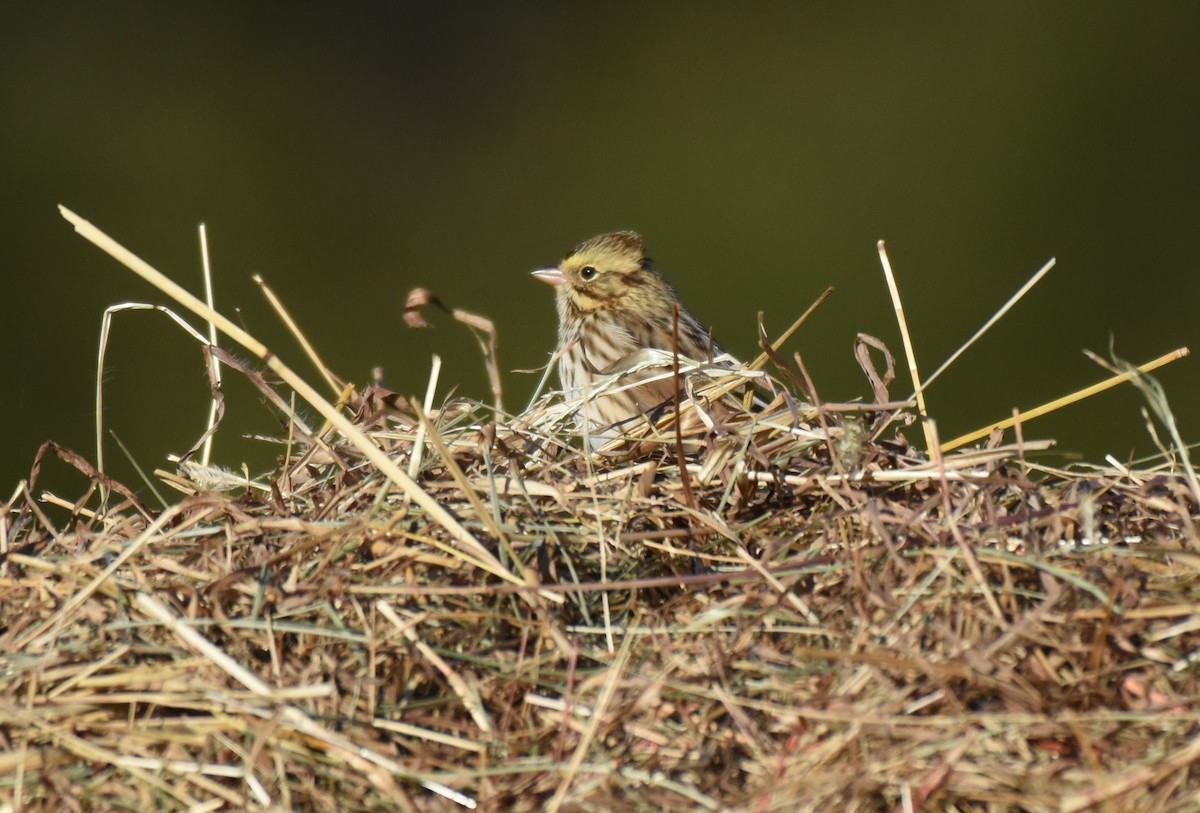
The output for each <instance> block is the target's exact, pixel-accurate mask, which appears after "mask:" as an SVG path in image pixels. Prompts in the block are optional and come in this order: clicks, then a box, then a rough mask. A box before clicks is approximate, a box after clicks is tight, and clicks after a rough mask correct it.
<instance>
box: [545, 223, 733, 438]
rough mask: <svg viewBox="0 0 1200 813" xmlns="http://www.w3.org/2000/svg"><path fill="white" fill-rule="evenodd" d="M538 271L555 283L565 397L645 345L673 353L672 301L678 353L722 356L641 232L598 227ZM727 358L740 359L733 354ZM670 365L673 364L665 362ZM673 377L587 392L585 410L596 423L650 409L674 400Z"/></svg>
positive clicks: (645, 374) (590, 385) (641, 375)
mask: <svg viewBox="0 0 1200 813" xmlns="http://www.w3.org/2000/svg"><path fill="white" fill-rule="evenodd" d="M533 276H535V277H537V278H538V279H540V280H541V281H542V282H545V283H548V284H550V285H553V286H554V287H555V294H556V296H555V298H556V301H557V304H558V348H557V350H556V351H555V356H556V357H557V358H558V376H559V378H560V379H561V381H562V386H563V390H564V391H565V393H566V396H567V397H568V398H572V397H580V396H585V395H586V396H590V393H591V392H592V391H593V390H594V389H595V387H596V379H597V378H598V377H600V376H603V375H605V374H606V372H607V373H610V374H611V373H612V372H614V370H613V369H612V368H614V367H616V368H617V369H620V366H621V365H618V362H620V361H621V360H622V359H626V358H627V357H629V356H631V355H632V354H634V353H637V352H638V351H639V350H642V349H643V348H652V349H656V350H664V351H666V352H668V353H669V352H671V347H672V342H671V334H672V307H671V306H672V305H678V306H679V355H680V356H681V357H686V358H690V359H693V360H695V361H704V360H711V359H712V358H714V357H716V356H721V355H723V352H724V351H722V350H721V348H720V347H719V346H718V345H717V344H716V343H715V342H714V341H713V340H712V338H711V336H710V335H709V332H708V330H706V329H705V328H704V326H703V325H701V324H700V322H699V321H697V319H696V317H694V316H692V314H691V313H690V312H689V311H688V310H687V308H685V307H684V306H683V304H682V303H681V302H680V301H679V294H678V293H676V291H675V289H674V288H673V287H672V286H671V283H669V282H667V280H666V279H665V278H664V277H663V276H662V275H661V274H659V273H658V272H657V271H655V270H654V269H653V268H652V267H651V264H650V260H648V259H647V258H646V257H645V255H644V254H643V253H642V238H641V236H640V235H638V234H637V233H636V232H631V231H619V232H613V233H612V234H601V235H599V236H598V237H593V238H592V239H591V240H587V241H585V242H583V243H580V244H579V245H578V246H576V247H575V249H574V250H573V251H571V252H570V253H569V254H568V255H567V256H566V257H565V258H563V261H562V262H560V263H559V264H558V265H557V266H554V267H552V268H542V269H540V270H538V271H534V272H533ZM726 358H727V360H728V362H730V363H736V362H734V361H733V360H732V359H728V357H726ZM668 369H669V368H668ZM664 372H665V370H664V369H663V368H662V367H657V368H654V369H650V370H648V371H646V370H643V371H641V372H638V373H630V374H629V375H628V376H626V377H623V378H622V380H621V381H620V385H621V386H624V385H626V384H628V383H629V382H631V381H634V382H636V381H639V380H642V379H645V378H651V377H654V376H661V375H662V374H663V373H664ZM674 393H675V383H674V381H673V379H672V378H671V377H670V376H668V377H666V378H660V379H659V380H658V381H651V382H648V383H646V384H643V385H639V386H634V387H630V388H628V389H622V390H621V391H620V392H613V393H606V394H604V395H600V396H597V397H595V398H590V400H589V401H588V403H587V404H586V405H585V407H584V410H583V414H584V415H586V417H587V419H588V420H589V421H590V422H591V424H592V426H593V427H595V428H596V429H597V430H602V429H605V428H608V427H613V426H615V425H617V424H621V423H624V422H626V421H630V420H631V419H635V418H637V417H639V416H642V415H650V414H651V413H653V412H654V411H655V410H656V409H658V408H659V407H661V406H663V405H664V404H666V403H668V402H670V401H671V399H672V398H673V397H674Z"/></svg>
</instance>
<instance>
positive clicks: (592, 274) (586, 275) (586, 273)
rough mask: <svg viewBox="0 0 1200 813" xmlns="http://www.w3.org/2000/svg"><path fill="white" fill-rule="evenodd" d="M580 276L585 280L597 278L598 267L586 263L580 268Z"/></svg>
mask: <svg viewBox="0 0 1200 813" xmlns="http://www.w3.org/2000/svg"><path fill="white" fill-rule="evenodd" d="M579 278H580V279H581V280H583V281H584V282H587V281H588V280H592V279H595V278H596V269H595V268H593V267H592V266H590V265H585V266H584V267H583V268H581V269H579Z"/></svg>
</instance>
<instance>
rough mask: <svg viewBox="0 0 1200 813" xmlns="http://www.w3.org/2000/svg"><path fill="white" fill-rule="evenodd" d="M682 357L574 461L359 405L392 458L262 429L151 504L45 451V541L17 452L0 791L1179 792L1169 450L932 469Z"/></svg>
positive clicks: (301, 803)
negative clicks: (648, 402) (631, 421)
mask: <svg viewBox="0 0 1200 813" xmlns="http://www.w3.org/2000/svg"><path fill="white" fill-rule="evenodd" d="M680 374H681V376H683V377H684V378H685V379H686V381H685V382H684V383H685V384H690V385H692V387H693V389H692V392H693V393H694V394H696V396H697V397H696V400H695V401H694V402H692V403H693V408H692V409H691V410H690V412H691V413H694V414H695V416H696V419H693V420H691V421H689V420H687V418H686V414H685V418H684V419H682V420H680V421H679V427H678V431H676V425H675V424H674V423H673V422H672V421H671V420H670V419H669V418H668V420H666V421H665V422H663V423H661V424H660V425H659V426H657V427H653V426H649V425H643V426H641V427H639V428H638V430H637V431H636V432H634V433H633V434H632V436H628V437H624V438H621V439H618V440H614V441H611V442H610V444H609V447H608V448H607V449H604V450H601V451H599V452H592V451H584V449H585V448H588V446H586V445H585V444H584V443H583V441H582V439H581V438H579V437H578V436H577V435H576V430H575V428H574V424H573V422H572V421H571V419H570V416H571V411H572V408H573V407H574V406H577V405H571V404H563V403H561V402H558V401H555V400H553V399H549V400H546V401H543V402H541V403H539V404H538V405H536V406H535V407H534V408H533V409H532V410H530V411H528V412H527V413H525V414H524V415H522V416H519V417H517V418H511V419H509V418H503V419H499V420H498V419H497V416H496V413H495V411H494V410H493V409H491V408H488V407H485V406H483V405H481V404H477V403H473V402H470V401H466V400H456V401H453V402H450V403H448V404H445V405H443V406H442V408H440V409H437V410H430V409H428V408H423V407H422V406H421V405H419V404H416V403H413V402H410V401H409V400H407V399H405V398H403V397H400V396H398V395H396V394H394V393H390V392H387V391H385V390H383V389H381V388H378V387H370V388H367V389H365V390H362V391H360V392H357V393H354V394H353V395H352V396H350V397H349V398H348V399H347V400H346V411H347V414H348V415H350V416H351V421H350V422H351V423H352V424H353V427H354V429H356V430H358V431H359V432H361V433H363V434H364V435H365V436H366V437H367V439H368V440H369V441H370V443H371V444H372V445H373V446H374V448H375V449H376V450H378V451H380V452H382V453H383V455H385V456H386V458H385V460H388V461H394V462H395V463H396V464H397V465H398V466H399V467H400V469H403V471H399V470H396V471H392V470H388V471H385V470H384V468H383V467H382V466H381V464H380V463H379V462H378V458H376V457H375V456H374V454H373V453H367V452H364V450H363V448H362V447H361V446H360V445H358V444H355V443H352V442H350V441H348V440H347V438H346V437H345V434H344V433H343V432H342V431H341V430H339V431H336V432H335V431H333V430H330V429H326V430H324V431H322V430H321V429H319V428H311V429H309V428H305V427H301V425H300V423H299V422H298V421H297V420H296V416H294V415H290V416H288V418H287V420H288V436H287V438H286V441H285V443H286V446H285V449H286V451H285V453H284V454H283V456H282V458H281V461H280V464H279V466H278V467H277V469H276V470H275V471H274V472H272V473H271V474H270V475H268V476H264V477H262V478H259V479H256V480H251V481H246V480H245V479H243V478H238V477H233V476H231V475H228V474H227V473H223V472H220V471H218V470H215V469H211V468H206V467H202V466H196V465H189V466H183V467H181V468H180V469H179V471H177V472H171V473H166V472H160V473H159V477H160V479H161V480H162V481H163V482H166V483H168V484H169V485H171V486H172V487H174V488H175V489H177V490H178V491H179V492H180V496H179V497H178V499H177V500H176V501H175V502H174V504H172V505H171V506H170V507H169V508H168V509H167V510H165V511H160V512H155V511H150V510H148V509H147V508H145V507H144V506H143V505H141V504H140V503H139V502H138V500H137V497H136V495H134V494H133V493H132V492H131V491H130V490H129V489H127V488H124V487H123V486H120V484H117V483H113V482H112V481H111V480H108V479H107V478H105V477H104V476H103V475H101V474H100V473H99V472H96V471H95V470H94V469H92V468H91V466H90V465H89V464H88V463H86V462H85V461H83V460H82V458H80V457H79V456H77V455H74V454H72V453H70V452H68V451H66V450H62V449H58V448H57V447H52V446H51V447H47V452H53V453H55V454H57V456H58V457H60V458H62V459H63V460H65V461H67V462H68V463H70V464H71V465H73V466H74V467H75V468H77V469H78V470H79V471H81V472H83V473H84V474H85V475H86V476H87V477H88V478H89V479H90V480H91V481H92V482H93V483H94V484H95V486H97V487H103V490H104V491H105V492H107V494H106V496H107V501H106V502H100V501H99V499H98V498H99V494H85V495H84V496H83V497H82V498H81V499H80V500H79V501H78V502H77V503H76V504H74V505H73V506H72V510H71V515H70V519H69V520H68V521H65V522H59V523H55V522H53V521H52V520H51V518H50V517H49V516H48V515H47V513H46V512H45V511H44V510H43V508H42V505H41V503H40V501H39V500H37V499H34V498H33V496H32V493H33V490H34V488H35V481H36V477H37V474H38V467H39V466H40V465H41V464H42V462H43V461H42V460H41V458H39V461H38V463H37V464H35V467H34V473H33V475H32V477H31V481H30V483H29V486H28V487H27V488H22V489H20V490H19V491H18V493H17V494H16V495H14V497H13V498H12V499H11V500H10V501H9V503H8V504H7V505H6V510H5V512H4V514H3V517H2V518H0V531H2V532H3V533H2V534H0V538H2V540H3V543H4V550H3V560H2V562H0V606H2V607H3V608H4V620H3V624H2V625H0V687H2V689H3V699H2V700H0V719H2V720H3V724H2V726H0V737H2V738H3V740H2V741H3V749H2V752H0V766H2V767H0V799H3V800H4V805H5V807H6V809H14V810H15V809H43V810H91V809H97V810H116V809H132V808H137V809H142V810H149V809H163V810H177V809H178V810H182V809H188V810H218V809H225V808H230V809H253V810H258V809H262V810H327V811H357V810H363V811H365V810H391V809H395V810H413V811H439V810H457V809H463V808H476V809H480V810H494V811H501V810H505V811H507V810H514V811H544V810H545V811H568V810H570V811H612V810H646V811H682V810H714V811H724V810H730V811H795V810H872V811H874V810H897V811H904V810H918V809H930V810H935V809H936V810H999V809H1006V810H1032V811H1043V810H1044V811H1050V810H1055V811H1058V810H1062V811H1075V810H1085V809H1099V810H1109V809H1111V810H1128V809H1155V810H1168V809H1191V807H1190V806H1191V805H1194V798H1195V794H1196V792H1197V789H1198V788H1200V768H1198V766H1197V760H1198V759H1200V731H1198V730H1197V725H1196V722H1197V711H1196V704H1195V698H1196V697H1197V696H1200V687H1198V686H1197V667H1196V665H1195V658H1196V653H1197V651H1198V648H1200V639H1198V638H1200V633H1198V630H1200V625H1197V623H1196V620H1195V619H1196V618H1197V617H1198V615H1200V598H1198V597H1197V592H1196V591H1197V587H1196V585H1197V583H1198V582H1200V579H1198V575H1200V556H1197V544H1198V543H1200V537H1198V535H1197V531H1196V520H1197V515H1198V499H1197V495H1196V493H1195V489H1194V488H1193V487H1192V485H1191V483H1190V482H1189V479H1188V477H1186V476H1185V472H1182V471H1181V470H1180V467H1178V466H1175V467H1173V466H1172V465H1169V464H1167V463H1163V464H1160V465H1158V466H1153V467H1151V466H1146V467H1143V468H1140V469H1138V470H1132V469H1126V468H1121V467H1117V466H1112V467H1110V468H1105V469H1100V468H1087V469H1076V470H1069V471H1068V470H1055V469H1050V468H1047V467H1045V466H1043V465H1040V464H1039V463H1038V462H1037V461H1036V460H1035V459H1034V457H1033V455H1034V453H1035V452H1037V451H1039V450H1041V449H1043V448H1045V444H1041V443H1036V442H1032V441H1030V442H1022V443H1019V444H1017V445H1010V446H1002V445H999V439H998V437H997V438H996V439H994V440H993V441H992V442H991V443H990V444H989V445H987V446H984V447H982V448H976V449H971V450H965V451H960V452H955V453H948V454H945V455H942V454H937V453H935V454H934V455H933V456H932V458H929V457H926V456H925V455H924V454H922V453H920V452H918V451H917V450H916V449H914V448H913V446H912V445H911V444H910V443H909V442H908V441H907V440H906V439H905V437H904V435H903V429H904V427H905V425H906V424H907V423H908V421H909V419H910V416H909V413H908V412H906V411H905V410H902V409H898V408H896V406H895V405H889V404H886V403H883V401H884V400H885V399H884V398H880V397H878V396H879V395H880V392H879V391H878V388H877V392H876V395H877V401H879V402H880V403H877V404H874V405H820V406H817V407H813V406H809V405H807V404H803V403H801V402H800V401H798V400H796V399H792V398H790V397H789V396H787V395H785V394H784V392H783V389H782V388H781V387H779V386H778V382H773V386H775V387H776V389H775V391H776V393H777V394H776V396H775V399H774V400H773V401H772V403H771V404H770V406H769V407H767V408H766V409H756V410H746V409H745V408H744V405H745V403H746V399H744V398H742V397H741V396H740V395H739V393H740V392H741V391H742V390H744V388H745V387H746V386H747V384H748V383H752V384H756V385H759V386H760V390H761V385H762V384H763V383H764V382H763V381H762V380H760V379H756V380H754V381H750V382H748V380H747V377H746V375H745V374H744V373H740V374H739V373H730V372H728V371H723V372H718V371H714V370H711V369H708V370H705V369H703V367H702V366H701V367H699V368H697V369H691V368H688V369H684V370H682V371H681V373H680ZM684 389H685V391H686V387H684ZM701 392H703V393H704V394H703V395H700V394H699V393H701ZM810 400H811V399H810ZM281 403H286V400H285V399H281ZM718 403H719V404H722V405H723V408H721V409H716V408H714V406H715V405H717V404H718ZM685 412H686V411H685ZM397 475H401V476H399V477H398V476H397ZM404 475H411V480H409V481H405V480H404V479H403V477H404ZM408 483H411V487H410V486H409V485H408ZM414 489H416V490H414ZM421 495H423V496H421ZM431 506H436V508H434V507H431Z"/></svg>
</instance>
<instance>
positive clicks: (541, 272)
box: [530, 268, 567, 288]
mask: <svg viewBox="0 0 1200 813" xmlns="http://www.w3.org/2000/svg"><path fill="white" fill-rule="evenodd" d="M530 273H531V274H533V276H535V277H537V278H538V279H540V280H541V281H542V282H544V283H546V284H547V285H553V286H554V287H556V288H557V287H558V286H559V285H566V284H567V275H566V274H564V273H563V272H562V269H561V268H539V269H538V270H537V271H531V272H530Z"/></svg>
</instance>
